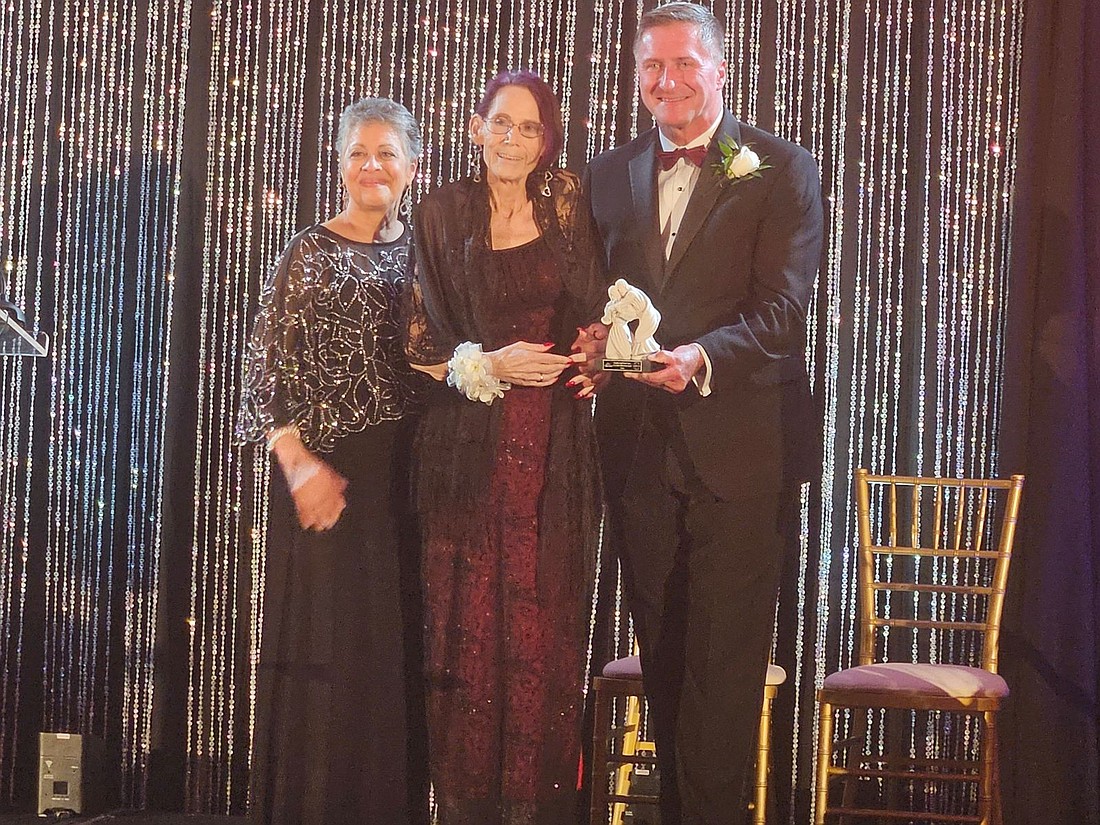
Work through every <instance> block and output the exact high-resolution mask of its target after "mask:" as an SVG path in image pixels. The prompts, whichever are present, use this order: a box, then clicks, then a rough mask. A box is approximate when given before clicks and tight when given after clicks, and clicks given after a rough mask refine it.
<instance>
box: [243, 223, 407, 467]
mask: <svg viewBox="0 0 1100 825" xmlns="http://www.w3.org/2000/svg"><path fill="white" fill-rule="evenodd" d="M409 234H410V233H408V232H406V233H405V236H403V237H402V238H401V239H399V240H398V241H394V242H392V243H378V244H371V243H358V242H355V241H349V240H347V239H345V238H341V237H340V236H338V235H336V234H334V233H333V232H331V231H329V230H327V229H325V228H324V227H323V226H313V227H310V228H309V229H306V230H304V231H303V232H300V233H299V234H298V235H296V236H295V237H294V238H293V239H292V240H291V241H290V243H289V244H288V245H287V248H286V250H285V251H284V252H283V254H282V256H281V257H280V259H279V262H278V264H277V265H276V266H275V268H274V269H273V270H272V272H271V275H270V276H269V278H268V281H267V283H266V284H265V286H264V289H263V291H262V292H261V295H260V302H259V303H260V308H259V312H258V313H257V315H256V320H255V324H254V328H253V332H252V336H251V338H250V340H249V344H248V350H247V353H246V356H245V364H244V372H243V376H242V378H243V380H242V392H241V408H240V416H239V418H238V424H237V437H238V440H239V441H241V442H249V441H262V440H263V439H264V437H265V436H266V434H267V433H268V432H270V431H271V430H272V429H274V428H276V427H281V426H284V425H287V424H295V425H297V427H298V429H299V431H300V433H301V436H302V440H303V442H304V443H305V444H306V446H307V447H309V448H310V449H312V450H315V451H317V452H329V451H331V449H332V447H333V444H334V443H335V441H336V440H337V439H338V438H340V437H341V436H343V435H347V434H349V433H353V432H361V431H362V430H364V429H365V428H366V427H368V426H370V425H372V424H377V423H379V422H380V421H386V420H396V419H399V418H401V417H402V416H403V415H404V414H405V412H406V408H407V407H408V406H409V405H410V403H411V402H412V398H413V395H414V389H415V386H416V385H417V384H418V383H420V381H421V380H422V379H420V378H418V377H417V376H415V375H414V374H413V373H412V371H411V370H410V368H409V366H408V363H407V362H406V360H405V358H404V352H403V346H402V341H403V325H402V324H401V323H400V322H399V320H398V311H399V309H400V305H401V303H402V302H403V300H404V298H403V293H404V292H405V290H406V289H407V287H408V270H409V242H408V241H409Z"/></svg>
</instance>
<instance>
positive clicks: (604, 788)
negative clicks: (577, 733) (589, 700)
mask: <svg viewBox="0 0 1100 825" xmlns="http://www.w3.org/2000/svg"><path fill="white" fill-rule="evenodd" d="M594 690H595V693H596V706H595V709H594V711H593V714H592V717H593V718H592V769H591V771H590V773H589V775H590V779H591V784H592V805H591V807H590V809H589V825H607V805H608V799H607V797H608V785H607V783H608V776H607V754H608V750H609V748H610V747H611V739H610V737H611V697H610V696H609V695H608V694H607V693H604V692H601V691H600V688H599V684H598V683H597V685H596V687H595V688H594Z"/></svg>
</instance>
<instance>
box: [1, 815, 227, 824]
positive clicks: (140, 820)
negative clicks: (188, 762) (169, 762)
mask: <svg viewBox="0 0 1100 825" xmlns="http://www.w3.org/2000/svg"><path fill="white" fill-rule="evenodd" d="M51 822H61V823H72V825H91V823H95V825H244V817H243V816H190V815H186V814H156V813H115V814H99V815H98V816H69V817H63V818H61V819H55V818H53V817H47V816H41V817H40V816H35V815H34V814H0V825H42V823H51Z"/></svg>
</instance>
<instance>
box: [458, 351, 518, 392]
mask: <svg viewBox="0 0 1100 825" xmlns="http://www.w3.org/2000/svg"><path fill="white" fill-rule="evenodd" d="M447 384H448V386H451V387H454V388H455V389H456V390H458V391H459V392H460V393H462V394H463V395H465V396H466V397H467V398H469V399H470V400H471V401H482V402H484V403H486V404H492V403H493V401H494V400H495V399H497V398H503V397H504V391H505V390H510V389H512V385H511V384H509V383H507V382H504V381H501V380H500V379H499V378H497V377H496V376H495V375H493V365H492V363H491V362H490V361H489V356H488V355H486V354H485V353H484V352H482V351H481V344H474V343H471V342H470V341H463V342H462V343H461V344H459V345H458V346H457V347H455V352H454V355H452V356H451V360H450V361H448V362H447Z"/></svg>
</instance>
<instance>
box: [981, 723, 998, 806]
mask: <svg viewBox="0 0 1100 825" xmlns="http://www.w3.org/2000/svg"><path fill="white" fill-rule="evenodd" d="M982 719H983V721H984V723H985V724H984V725H983V727H982V741H981V765H980V775H979V780H978V816H979V817H980V825H994V822H995V820H994V818H993V817H994V813H993V812H994V809H995V808H999V806H997V805H995V803H994V796H995V794H996V783H995V774H996V770H997V768H996V763H997V714H996V713H995V712H994V711H986V712H985V713H983V714H982ZM998 813H999V810H998Z"/></svg>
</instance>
